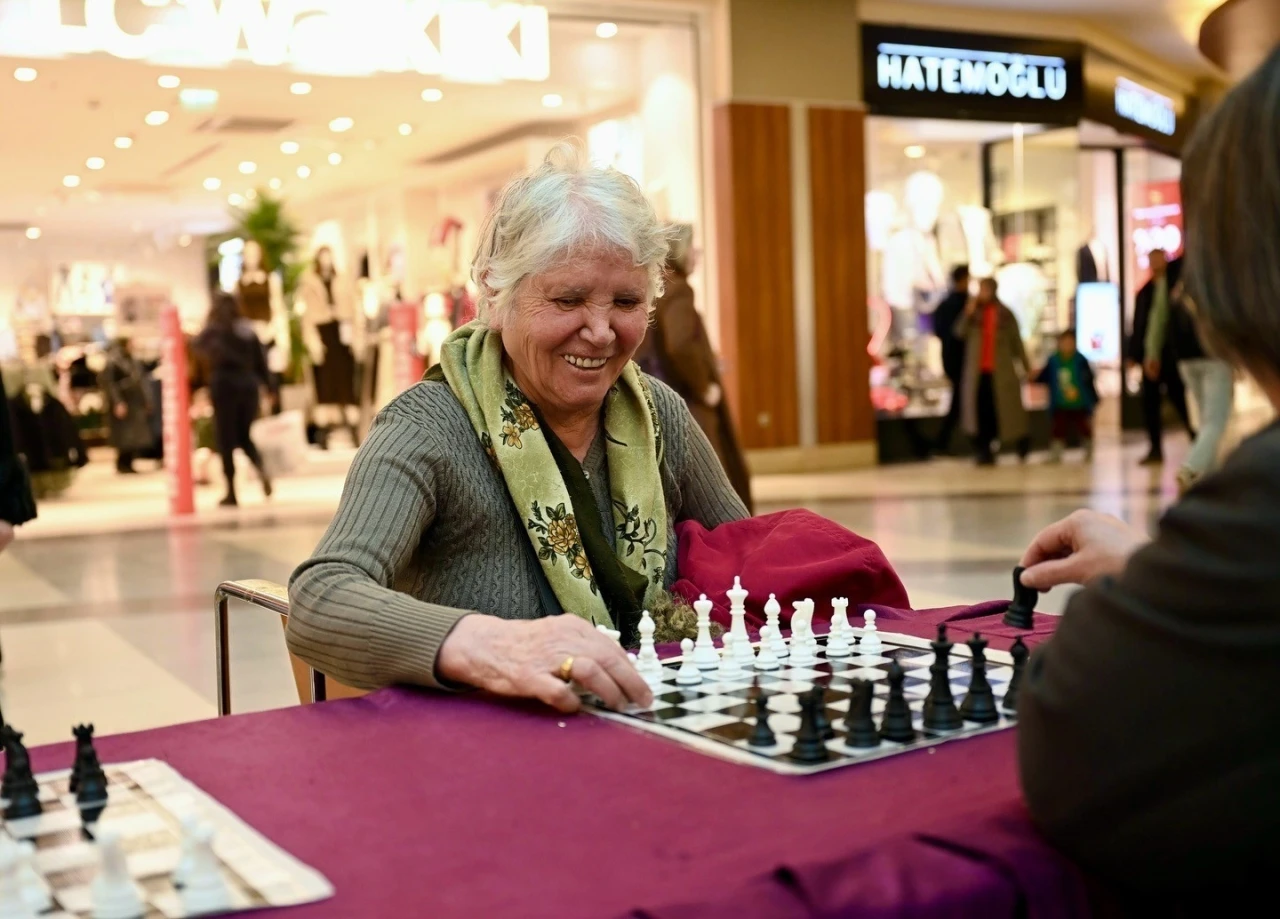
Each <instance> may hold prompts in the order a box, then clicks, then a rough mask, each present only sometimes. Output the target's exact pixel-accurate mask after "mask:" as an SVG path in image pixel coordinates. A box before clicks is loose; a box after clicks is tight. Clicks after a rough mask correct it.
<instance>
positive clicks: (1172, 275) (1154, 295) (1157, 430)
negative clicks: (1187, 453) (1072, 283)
mask: <svg viewBox="0 0 1280 919" xmlns="http://www.w3.org/2000/svg"><path fill="white" fill-rule="evenodd" d="M1148 258H1149V259H1150V261H1151V280H1149V281H1147V283H1146V284H1144V285H1143V286H1142V289H1141V290H1139V291H1138V296H1137V298H1136V299H1135V300H1134V302H1133V334H1132V336H1131V337H1130V339H1129V355H1128V357H1129V360H1130V362H1132V363H1133V364H1136V365H1137V366H1139V367H1141V368H1142V418H1143V422H1144V423H1145V424H1146V427H1147V437H1148V438H1149V439H1150V441H1151V449H1150V450H1149V451H1148V453H1147V455H1146V457H1145V458H1144V459H1143V460H1142V465H1144V466H1156V465H1159V464H1161V463H1163V462H1164V444H1163V442H1162V441H1163V436H1164V421H1163V417H1162V416H1163V414H1164V397H1165V396H1168V397H1169V401H1170V402H1171V403H1172V404H1173V410H1174V411H1175V412H1177V413H1178V417H1179V418H1181V419H1182V423H1183V425H1185V426H1186V429H1187V432H1188V433H1189V434H1190V435H1191V437H1192V439H1193V440H1194V439H1195V436H1196V432H1195V429H1194V428H1192V427H1191V414H1190V413H1189V412H1188V411H1187V391H1186V388H1185V387H1184V386H1183V384H1182V378H1181V377H1180V376H1179V375H1178V359H1177V357H1176V356H1175V355H1174V353H1173V350H1172V347H1171V344H1170V342H1169V341H1168V340H1167V339H1166V340H1165V341H1164V343H1163V349H1162V350H1161V351H1159V352H1157V353H1155V354H1153V353H1151V351H1150V350H1149V348H1148V347H1147V345H1148V339H1149V338H1150V336H1149V335H1148V334H1147V333H1148V331H1149V329H1150V327H1151V322H1150V320H1151V315H1152V313H1153V312H1155V311H1156V310H1157V309H1159V310H1160V311H1162V312H1167V310H1168V306H1167V304H1168V299H1169V292H1170V290H1172V289H1173V288H1174V287H1175V286H1176V285H1177V284H1178V280H1179V277H1178V274H1179V271H1178V269H1179V268H1180V267H1181V262H1180V261H1179V262H1178V263H1177V264H1176V265H1175V266H1174V267H1173V271H1172V272H1171V271H1170V266H1169V264H1168V257H1167V256H1166V255H1165V252H1164V250H1163V249H1153V250H1152V251H1151V254H1150V255H1149V256H1148ZM1162 303H1163V304H1165V305H1164V306H1160V304H1162ZM1153 370H1154V371H1155V375H1154V376H1152V373H1151V372H1152V371H1153Z"/></svg>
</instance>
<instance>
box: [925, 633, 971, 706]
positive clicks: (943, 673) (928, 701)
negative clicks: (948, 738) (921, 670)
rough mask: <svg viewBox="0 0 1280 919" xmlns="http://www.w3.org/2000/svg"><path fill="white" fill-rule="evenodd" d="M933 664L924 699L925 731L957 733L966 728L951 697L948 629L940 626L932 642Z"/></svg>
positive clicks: (930, 668)
mask: <svg viewBox="0 0 1280 919" xmlns="http://www.w3.org/2000/svg"><path fill="white" fill-rule="evenodd" d="M932 645H933V664H932V665H930V667H929V673H930V674H931V675H932V676H931V677H930V679H929V695H927V696H925V699H924V722H923V723H924V729H925V730H926V731H955V730H958V729H959V728H962V727H964V720H963V719H962V718H961V717H960V712H959V710H958V709H957V708H956V700H955V698H953V697H952V695H951V642H949V641H948V640H947V627H946V626H945V625H940V626H938V637H937V638H936V639H935V640H934V641H933V642H932Z"/></svg>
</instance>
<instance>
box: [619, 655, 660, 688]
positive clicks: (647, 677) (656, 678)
mask: <svg viewBox="0 0 1280 919" xmlns="http://www.w3.org/2000/svg"><path fill="white" fill-rule="evenodd" d="M627 660H629V661H631V666H632V667H635V668H636V673H638V674H640V679H642V680H644V681H645V683H646V684H648V686H649V688H650V689H651V690H653V692H654V693H657V692H658V691H659V689H661V688H662V664H658V667H657V669H656V670H655V669H654V668H653V667H648V668H646V667H641V666H640V661H639V660H638V659H637V658H636V655H635V652H634V651H628V652H627Z"/></svg>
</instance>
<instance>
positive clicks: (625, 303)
mask: <svg viewBox="0 0 1280 919" xmlns="http://www.w3.org/2000/svg"><path fill="white" fill-rule="evenodd" d="M613 305H614V306H617V307H620V308H622V309H624V310H630V309H635V308H636V307H637V306H639V305H640V301H639V300H626V299H624V300H614V301H613Z"/></svg>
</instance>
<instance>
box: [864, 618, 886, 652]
mask: <svg viewBox="0 0 1280 919" xmlns="http://www.w3.org/2000/svg"><path fill="white" fill-rule="evenodd" d="M862 621H863V626H862V640H861V641H859V642H858V653H859V654H879V653H880V651H881V650H883V648H884V645H883V644H882V643H881V641H880V634H879V633H878V632H877V631H876V614H875V612H873V611H872V610H867V611H866V612H864V613H863V614H862Z"/></svg>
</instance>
